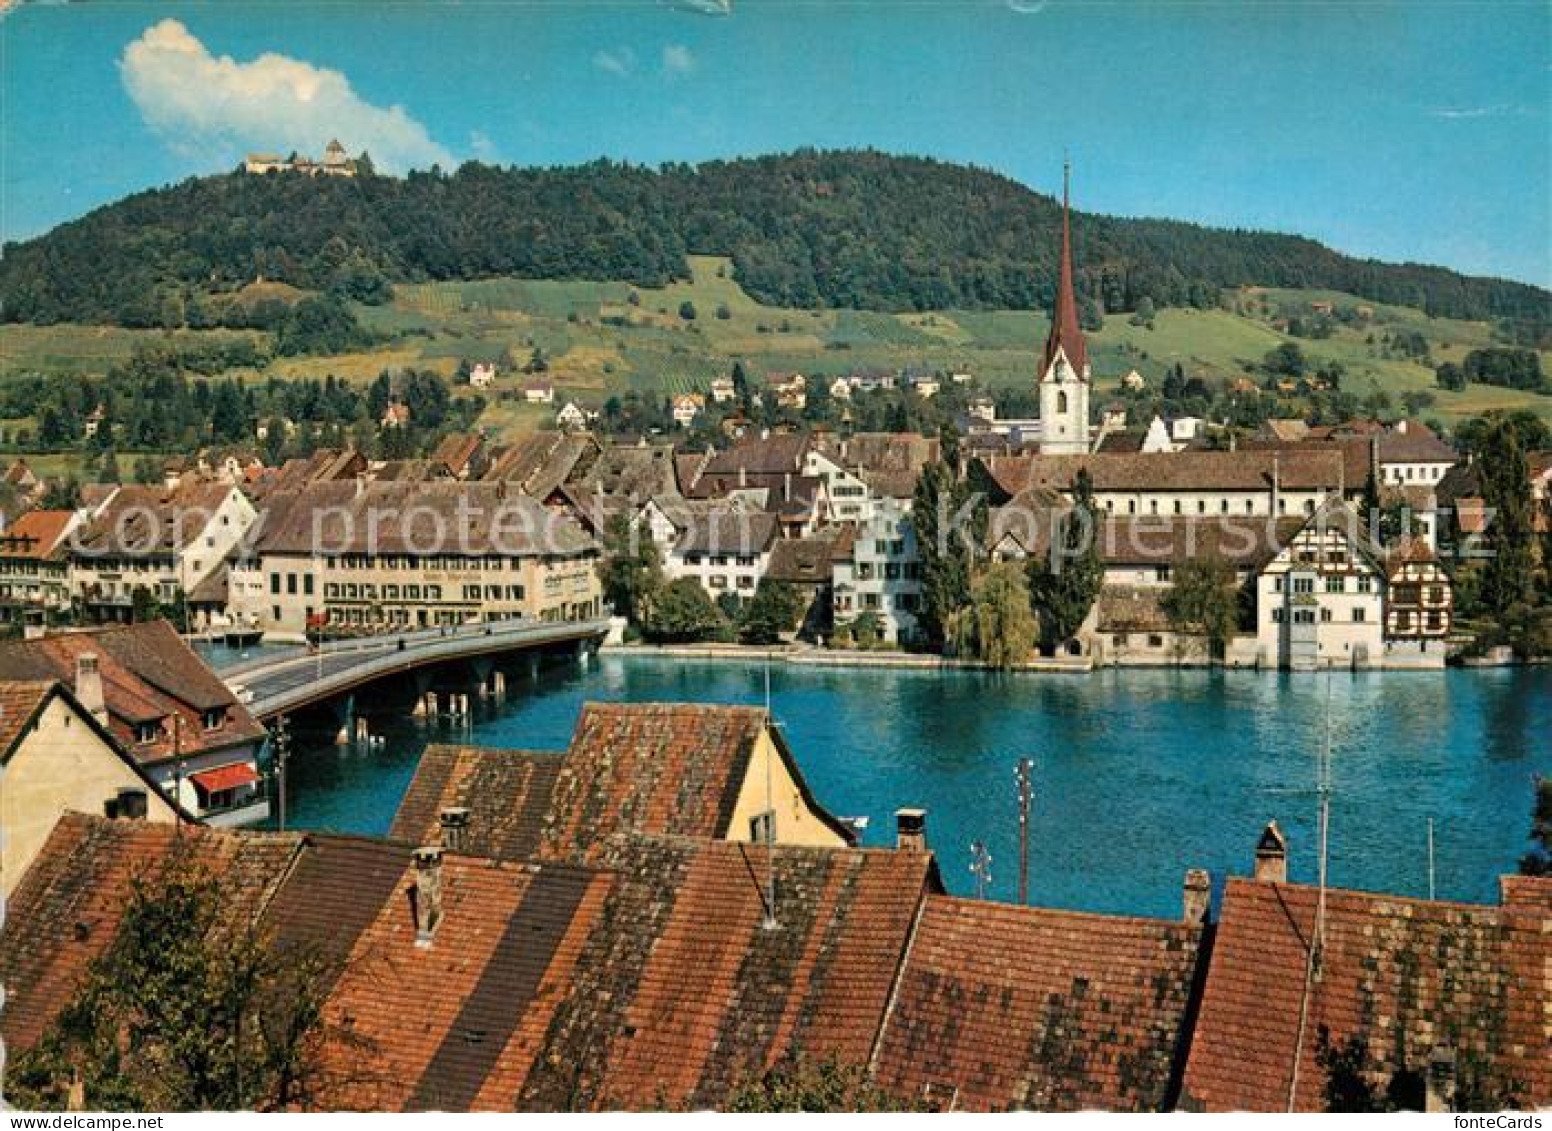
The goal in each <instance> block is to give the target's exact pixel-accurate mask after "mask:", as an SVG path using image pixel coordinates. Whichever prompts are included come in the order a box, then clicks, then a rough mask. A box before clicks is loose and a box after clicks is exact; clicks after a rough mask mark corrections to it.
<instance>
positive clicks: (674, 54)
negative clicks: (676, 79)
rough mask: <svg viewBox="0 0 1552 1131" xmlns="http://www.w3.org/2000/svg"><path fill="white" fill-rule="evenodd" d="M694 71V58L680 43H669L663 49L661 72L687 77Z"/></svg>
mask: <svg viewBox="0 0 1552 1131" xmlns="http://www.w3.org/2000/svg"><path fill="white" fill-rule="evenodd" d="M694 69H695V56H694V55H691V54H690V49H689V48H688V47H686V46H685V45H684V44H682V43H670V44H669V45H668V46H667V47H665V48H663V71H664V72H665V73H666V74H670V75H687V74H689V73H690V72H691V71H693V70H694Z"/></svg>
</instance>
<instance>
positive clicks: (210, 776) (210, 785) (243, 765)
mask: <svg viewBox="0 0 1552 1131" xmlns="http://www.w3.org/2000/svg"><path fill="white" fill-rule="evenodd" d="M189 778H190V780H192V781H193V782H194V784H195V785H197V786H199V788H200V789H202V790H204V791H205V792H206V793H220V792H221V791H222V790H226V789H236V788H237V787H238V786H240V785H251V784H252V783H254V782H256V781H258V780H259V774H258V771H257V770H255V769H254V768H253V766H251V765H250V764H249V763H247V762H233V763H232V764H231V765H230V766H217V767H216V768H215V769H213V770H201V771H200V772H199V773H197V774H190V775H189Z"/></svg>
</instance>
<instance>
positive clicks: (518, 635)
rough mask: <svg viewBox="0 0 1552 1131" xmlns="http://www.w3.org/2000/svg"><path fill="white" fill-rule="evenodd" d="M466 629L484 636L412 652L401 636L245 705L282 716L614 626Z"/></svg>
mask: <svg viewBox="0 0 1552 1131" xmlns="http://www.w3.org/2000/svg"><path fill="white" fill-rule="evenodd" d="M507 623H511V624H513V625H514V627H506V628H504V627H503V625H504V624H507ZM464 627H466V628H474V627H478V628H479V631H472V632H471V631H463V630H460V631H459V632H458V633H457V634H451V633H449V634H448V635H442V636H439V635H437V633H436V632H435V631H434V630H433V632H432V633H431V634H430V636H429V637H427V636H426V635H425V634H416V635H417V636H419V637H420V640H419V642H418V646H416V647H413V648H412V647H409V643H408V642H409V636H408V635H406V637H405V641H406V646H405V648H404V649H402V650H401V649H400V648H399V647H398V646H397V643H396V641H397V640H398V637H394V638H392V641H393V642H391V646H390V648H389V650H388V651H387V652H386V654H384V655H381V656H377V657H375V658H372V659H363V660H362V661H361V663H359V664H352V665H350V666H349V667H348V668H344V669H342V670H339V671H335V672H331V673H329V674H327V675H325V676H323V677H322V678H320V679H315V680H309V681H308V682H306V683H304V684H301V685H300V686H296V687H288V688H286V689H284V690H282V691H278V692H276V693H274V694H273V695H269V696H262V697H258V698H255V699H252V700H250V701H249V702H248V703H247V704H246V705H247V707H248V710H249V711H251V712H252V713H253V714H254V715H257V716H260V717H265V716H269V715H276V714H281V713H283V712H285V711H291V710H295V709H296V708H297V707H300V706H302V705H304V704H307V703H314V702H319V701H322V700H325V699H330V698H332V697H333V696H334V695H337V694H339V693H340V692H343V691H347V690H350V689H351V688H354V687H356V686H358V685H360V684H362V683H367V682H370V681H371V680H374V679H378V678H380V677H382V676H385V675H394V674H397V673H399V672H403V671H409V670H412V669H414V668H418V667H422V666H423V665H425V664H429V663H435V662H436V661H437V660H444V659H458V658H459V657H462V656H467V655H479V654H481V653H484V652H492V651H500V650H501V649H502V647H505V646H510V645H512V644H514V643H524V644H547V643H552V642H554V641H558V640H577V639H584V638H587V637H590V636H602V635H603V634H604V633H605V632H607V631H608V628H609V622H608V620H606V619H597V620H586V621H558V622H554V621H543V622H535V621H527V622H524V623H522V625H521V626H520V627H517V626H516V622H500V621H495V622H491V623H490V624H487V625H482V626H464ZM310 658H311V657H309V659H310ZM294 663H296V661H295V660H287V661H279V662H275V663H274V664H273V667H274V668H276V669H279V668H282V667H285V668H289V667H290V666H291V665H292V664H294ZM251 678H252V674H251V673H250V679H251Z"/></svg>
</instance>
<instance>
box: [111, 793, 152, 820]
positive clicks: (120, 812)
mask: <svg viewBox="0 0 1552 1131" xmlns="http://www.w3.org/2000/svg"><path fill="white" fill-rule="evenodd" d="M146 806H147V798H146V791H145V790H143V789H136V788H134V787H132V786H131V787H129V788H127V789H121V790H119V791H118V795H117V796H116V797H115V798H114V799H113V809H112V815H113V816H115V817H117V818H118V819H119V820H121V821H143V820H145V819H146Z"/></svg>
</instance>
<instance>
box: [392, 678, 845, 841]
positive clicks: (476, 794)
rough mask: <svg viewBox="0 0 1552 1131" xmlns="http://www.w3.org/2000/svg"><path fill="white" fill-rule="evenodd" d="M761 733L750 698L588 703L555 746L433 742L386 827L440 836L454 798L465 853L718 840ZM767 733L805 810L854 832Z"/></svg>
mask: <svg viewBox="0 0 1552 1131" xmlns="http://www.w3.org/2000/svg"><path fill="white" fill-rule="evenodd" d="M765 731H766V718H765V712H764V711H763V710H761V709H759V708H756V707H723V706H709V705H704V704H687V703H588V704H585V705H584V706H583V708H582V712H581V714H580V715H579V716H578V719H577V728H576V732H575V733H574V734H573V736H572V739H571V745H570V746H569V747H568V748H567V749H566V750H565V751H564V752H563V753H557V754H549V753H532V752H529V751H517V750H494V749H484V748H479V747H469V746H436V745H433V746H430V747H427V749H426V752H425V754H424V755H423V756H422V758H421V763H420V765H419V766H418V767H417V769H416V771H415V777H414V779H413V780H412V781H411V782H410V786H409V788H408V789H407V790H406V791H405V795H404V799H403V801H401V803H400V805H399V811H398V813H397V814H396V815H395V817H394V821H393V827H392V830H391V832H390V834H389V835H390V836H392V837H393V838H394V839H397V840H400V841H403V842H406V843H412V844H440V843H441V827H440V815H441V811H442V810H443V809H446V808H450V807H460V808H466V809H468V810H469V825H468V830H467V832H466V833H465V839H464V842H463V843H464V850H465V851H468V852H472V853H480V854H485V855H491V856H496V857H500V858H502V859H508V860H516V859H541V860H575V861H591V860H593V859H595V858H596V856H597V855H598V853H599V852H601V851H603V850H604V848H605V847H606V845H607V842H608V841H609V839H610V838H611V837H613V836H615V835H616V834H620V833H667V834H676V835H683V836H696V837H705V838H711V839H715V838H720V837H724V836H726V835H728V832H729V823H730V821H731V820H732V815H733V808H734V805H735V803H736V802H737V800H738V795H739V792H740V790H741V789H742V788H743V785H744V780H745V778H746V776H747V774H748V768H749V760H750V758H751V756H752V755H753V753H754V750H755V744H756V742H757V741H758V740H759V737H760V735H761V734H763V733H765ZM770 733H771V737H772V741H773V742H774V743H775V745H776V750H777V753H778V754H779V755H780V756H781V758H782V759H783V760H784V761H785V763H786V766H787V770H788V772H789V773H790V774H791V775H792V777H793V780H794V781H796V782H797V784H798V789H799V792H800V793H801V794H802V796H803V799H804V801H805V802H806V804H807V805H808V806H809V808H810V809H811V810H813V811H814V812H815V813H817V814H818V815H819V818H820V820H821V821H823V822H824V823H825V824H826V825H828V826H829V827H830V828H831V830H832V831H834V832H835V833H836V835H837V836H838V837H840V838H842V839H844V840H846V841H848V842H849V841H850V840H852V839H853V835H854V834H852V832H851V830H850V829H848V828H847V827H846V826H845V825H843V824H841V823H840V822H838V821H837V820H836V819H835V818H834V817H832V816H831V815H830V814H829V813H827V812H826V811H825V810H824V809H823V807H822V806H821V805H820V804H819V802H818V801H817V800H815V799H814V797H813V796H812V794H810V793H809V791H808V786H807V783H806V782H805V781H804V779H803V775H802V771H801V770H800V769H799V768H798V765H797V762H796V760H795V759H794V758H793V756H792V753H791V751H789V750H788V749H787V747H786V742H785V740H784V739H783V738H782V737H781V735H780V732H778V731H771V732H770Z"/></svg>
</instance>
